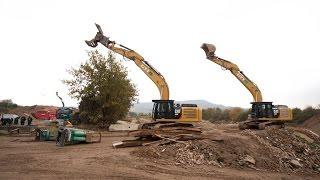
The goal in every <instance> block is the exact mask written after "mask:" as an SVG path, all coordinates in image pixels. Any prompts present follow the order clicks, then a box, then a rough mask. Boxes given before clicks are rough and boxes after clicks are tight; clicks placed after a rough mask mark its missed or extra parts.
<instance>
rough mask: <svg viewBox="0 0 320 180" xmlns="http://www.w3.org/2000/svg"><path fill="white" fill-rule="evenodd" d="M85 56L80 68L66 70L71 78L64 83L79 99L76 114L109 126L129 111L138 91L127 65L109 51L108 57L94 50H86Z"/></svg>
mask: <svg viewBox="0 0 320 180" xmlns="http://www.w3.org/2000/svg"><path fill="white" fill-rule="evenodd" d="M88 56H89V60H88V61H87V62H85V63H84V64H81V65H80V67H79V69H75V68H72V69H71V70H69V72H70V74H71V75H72V76H73V78H72V79H71V80H64V83H65V84H66V85H68V86H69V91H70V92H69V93H70V95H71V96H72V97H74V98H76V99H78V100H80V105H79V118H80V119H82V120H83V119H84V120H85V121H86V122H87V123H92V124H98V125H99V126H100V127H102V128H109V126H110V125H111V124H112V123H115V122H116V121H117V120H119V119H122V118H124V117H125V116H126V115H127V114H128V112H129V109H130V107H131V104H132V103H133V102H134V101H135V100H136V99H135V97H136V96H137V94H138V93H137V90H136V87H135V85H134V84H133V83H132V82H131V81H130V80H129V79H128V72H127V70H126V68H125V67H124V66H122V65H121V64H120V63H119V62H117V61H116V59H115V56H114V55H113V54H112V53H111V52H109V53H108V56H107V58H106V57H104V56H103V55H101V54H100V53H99V52H98V51H97V50H96V51H90V52H88Z"/></svg>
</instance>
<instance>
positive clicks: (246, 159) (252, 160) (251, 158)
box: [243, 155, 256, 164]
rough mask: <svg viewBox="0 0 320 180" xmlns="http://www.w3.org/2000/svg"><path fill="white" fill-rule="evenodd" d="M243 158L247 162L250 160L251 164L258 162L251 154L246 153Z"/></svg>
mask: <svg viewBox="0 0 320 180" xmlns="http://www.w3.org/2000/svg"><path fill="white" fill-rule="evenodd" d="M243 160H244V161H245V162H248V163H251V164H256V160H255V159H254V158H253V157H251V156H249V155H246V156H245V157H244V158H243Z"/></svg>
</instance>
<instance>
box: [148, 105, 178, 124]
mask: <svg viewBox="0 0 320 180" xmlns="http://www.w3.org/2000/svg"><path fill="white" fill-rule="evenodd" d="M152 102H153V103H154V104H153V110H152V119H153V120H156V119H176V115H175V109H176V108H175V106H174V100H152Z"/></svg>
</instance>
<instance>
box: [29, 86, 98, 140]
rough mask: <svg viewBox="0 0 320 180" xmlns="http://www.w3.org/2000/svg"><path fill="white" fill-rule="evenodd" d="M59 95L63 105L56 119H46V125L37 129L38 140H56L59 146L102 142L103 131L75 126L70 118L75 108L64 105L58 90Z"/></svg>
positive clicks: (36, 138)
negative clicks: (98, 131)
mask: <svg viewBox="0 0 320 180" xmlns="http://www.w3.org/2000/svg"><path fill="white" fill-rule="evenodd" d="M56 95H57V97H58V98H59V99H60V100H61V102H62V107H61V108H59V109H58V110H57V113H56V117H57V119H56V120H49V121H46V122H45V124H44V125H42V126H38V127H37V128H36V129H35V132H36V137H35V140H36V141H56V144H57V146H64V145H67V144H77V143H84V142H85V143H93V142H101V133H96V132H94V131H90V130H83V129H77V128H74V127H73V125H72V124H71V123H70V121H69V119H71V117H72V113H73V110H72V109H71V108H66V107H64V102H63V100H62V98H61V97H60V96H59V95H58V92H56Z"/></svg>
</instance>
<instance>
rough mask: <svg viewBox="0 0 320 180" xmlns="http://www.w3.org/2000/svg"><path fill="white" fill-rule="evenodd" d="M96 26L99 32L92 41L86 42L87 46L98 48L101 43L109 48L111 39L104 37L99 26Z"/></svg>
mask: <svg viewBox="0 0 320 180" xmlns="http://www.w3.org/2000/svg"><path fill="white" fill-rule="evenodd" d="M95 25H96V27H97V29H98V32H97V34H96V36H95V37H94V38H93V39H91V40H90V41H85V42H86V44H87V45H88V46H90V47H96V46H98V42H100V43H101V44H103V45H104V46H108V44H109V43H110V40H109V37H106V36H104V35H103V31H102V29H101V27H100V25H99V24H95Z"/></svg>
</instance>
